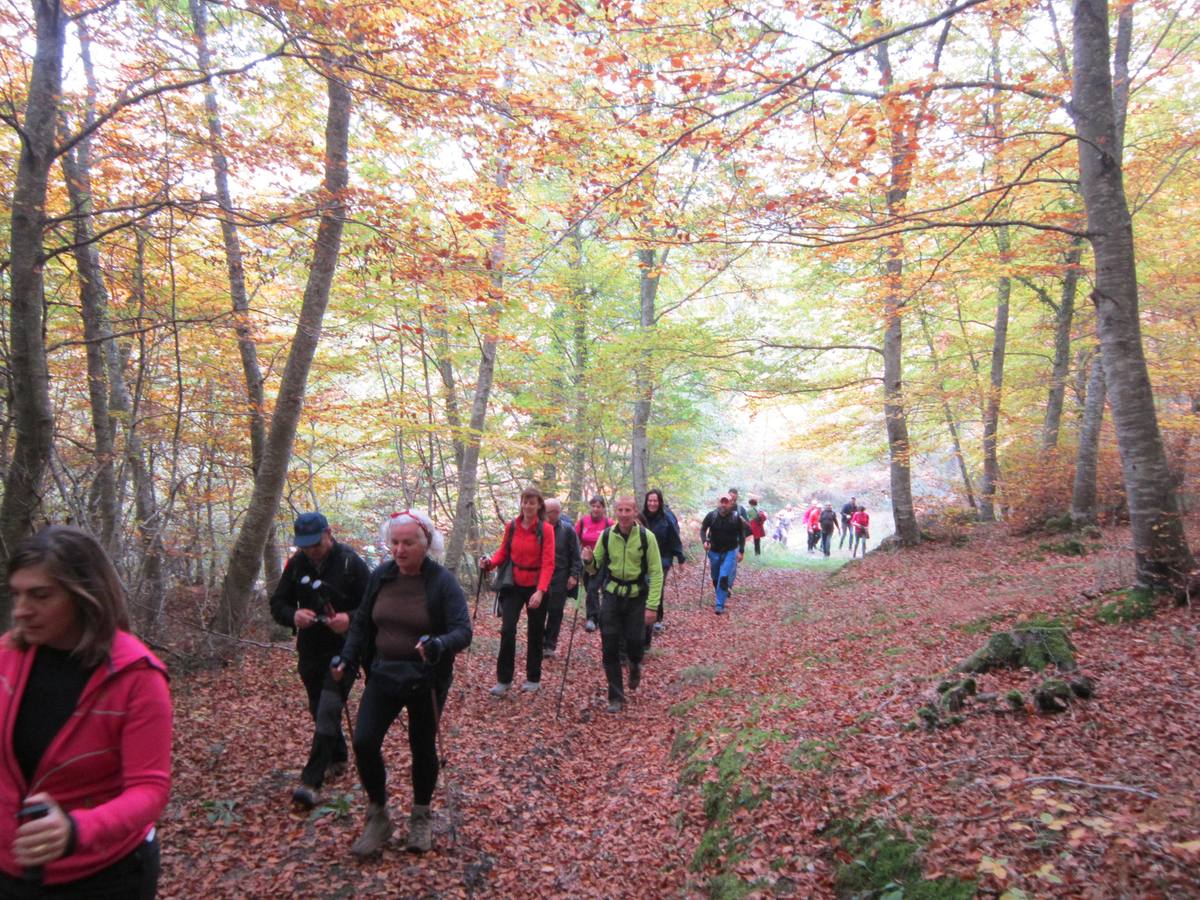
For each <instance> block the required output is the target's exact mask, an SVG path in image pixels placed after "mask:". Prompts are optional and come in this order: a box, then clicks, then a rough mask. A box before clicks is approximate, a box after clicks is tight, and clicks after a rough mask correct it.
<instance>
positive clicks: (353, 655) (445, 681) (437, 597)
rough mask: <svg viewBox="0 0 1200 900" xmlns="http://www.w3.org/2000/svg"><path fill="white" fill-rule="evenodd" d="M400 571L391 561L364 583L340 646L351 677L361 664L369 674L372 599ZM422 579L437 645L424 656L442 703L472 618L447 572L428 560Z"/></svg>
mask: <svg viewBox="0 0 1200 900" xmlns="http://www.w3.org/2000/svg"><path fill="white" fill-rule="evenodd" d="M399 571H400V568H399V566H397V565H396V561H395V560H394V559H389V560H388V561H387V562H385V563H382V564H380V565H379V566H378V567H376V569H375V571H374V572H372V573H371V580H370V581H369V582H368V583H367V590H366V592H365V594H364V595H363V600H362V603H360V604H359V606H358V611H357V612H356V613H355V614H354V621H353V622H351V623H350V630H349V631H348V632H347V633H346V643H345V644H344V645H343V646H342V654H341V655H342V662H343V663H345V665H346V673H347V674H348V675H349V677H351V678H353V677H354V676H355V675H356V674H357V673H358V667H359V665H360V664H361V665H362V666H364V667H365V668H366V669H367V671H368V672H370V670H371V666H372V665H373V664H374V662H375V634H376V631H377V629H376V627H375V619H374V617H373V615H372V613H373V612H374V610H375V599H376V598H377V597H378V596H379V589H380V588H381V587H382V586H383V583H384V582H386V581H392V580H393V579H394V578H395V577H396V575H397V574H398V573H399ZM421 576H422V577H423V578H424V579H425V610H426V612H428V613H429V621H430V623H431V624H430V628H429V636H430V638H432V639H433V640H434V641H435V642H436V643H435V644H434V647H432V648H427V650H426V653H427V654H430V653H432V655H433V656H434V657H435V659H434V661H433V663H432V669H433V673H434V678H435V683H436V685H437V691H438V702H439V703H445V700H446V694H448V693H449V691H450V682H451V681H452V680H453V678H454V657H455V655H456V654H457V653H458V651H459V650H465V649H466V648H467V647H469V646H471V616H470V614H469V613H468V612H467V598H466V597H464V596H463V592H462V588H461V587H460V586H459V584H458V579H456V578H455V577H454V576H453V575H452V574H450V572H449V570H448V569H446V568H444V567H443V566H441V565H439V564H438V563H436V562H434V561H433V560H432V559H430V558H429V557H425V560H424V561H423V562H422V563H421Z"/></svg>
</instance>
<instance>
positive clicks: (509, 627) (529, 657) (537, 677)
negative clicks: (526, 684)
mask: <svg viewBox="0 0 1200 900" xmlns="http://www.w3.org/2000/svg"><path fill="white" fill-rule="evenodd" d="M535 590H536V588H531V587H510V588H505V589H504V590H503V591H501V592H500V615H502V616H503V617H504V618H503V619H502V620H501V623H500V653H499V654H498V655H497V656H496V681H498V682H499V683H500V684H509V683H511V682H512V679H513V669H514V668H515V667H516V659H517V623H518V622H520V621H521V610H522V609H525V608H526V605H527V604H528V603H529V598H530V597H532V596H533V594H534V591H535ZM547 593H548V592H547ZM547 601H548V597H547V595H546V594H542V602H541V603H539V604H538V608H537V609H530V610H528V611H527V614H526V617H525V618H526V624H527V631H526V646H525V678H526V680H527V681H532V682H534V683H537V682H539V681H541V680H542V640H543V638H544V635H545V632H546V612H547V609H548V608H549V606H550V604H549V603H548V602H547Z"/></svg>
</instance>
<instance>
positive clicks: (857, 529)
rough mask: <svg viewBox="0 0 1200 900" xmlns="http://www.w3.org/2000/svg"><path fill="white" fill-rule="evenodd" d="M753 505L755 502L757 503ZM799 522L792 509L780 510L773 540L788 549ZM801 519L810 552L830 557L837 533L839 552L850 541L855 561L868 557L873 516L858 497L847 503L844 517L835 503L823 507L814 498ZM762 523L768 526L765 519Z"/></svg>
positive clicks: (844, 504)
mask: <svg viewBox="0 0 1200 900" xmlns="http://www.w3.org/2000/svg"><path fill="white" fill-rule="evenodd" d="M750 502H751V504H753V503H754V501H753V500H751V501H750ZM760 515H762V514H761V513H760ZM795 520H796V514H795V512H794V510H793V508H792V507H791V506H787V507H785V508H784V509H782V510H780V511H779V512H778V513H777V514H776V515H775V529H774V531H773V533H772V535H771V536H772V538H773V539H774V540H775V541H777V542H778V543H780V544H783V545H784V546H785V547H786V546H787V542H788V535H789V532H790V531H791V526H792V522H793V521H795ZM799 520H800V523H801V524H802V525H803V527H804V532H805V535H806V536H807V538H808V552H809V553H816V552H817V550H818V548H819V549H820V551H821V553H822V554H823V555H825V556H829V555H830V553H831V551H832V547H833V534H834V532H835V531H836V532H837V533H838V549H839V550H841V549H842V547H844V546H845V543H846V539H847V538H849V539H850V558H851V559H853V558H854V557H855V555H856V554H861V555H862V556H866V555H867V541H869V540H870V538H871V530H870V529H871V517H870V516H869V515H868V514H867V508H866V507H865V506H863V505H862V504H861V503H859V502H858V500H857V498H855V497H851V498H850V499H849V500H847V501H846V502H845V503H843V504H842V508H841V511H840V515H839V513H838V512H835V511H834V508H833V504H832V503H825V504H821V503H820V502H819V501H818V500H816V498H814V499H813V500H812V501H811V502H810V503H809V505H808V506H807V507H806V508H805V510H804V512H802V513H800V515H799ZM762 521H763V522H764V523H765V521H766V517H765V516H764V517H763V519H762ZM760 527H761V526H760ZM764 533H765V532H764ZM754 552H755V553H758V539H757V538H755V541H754Z"/></svg>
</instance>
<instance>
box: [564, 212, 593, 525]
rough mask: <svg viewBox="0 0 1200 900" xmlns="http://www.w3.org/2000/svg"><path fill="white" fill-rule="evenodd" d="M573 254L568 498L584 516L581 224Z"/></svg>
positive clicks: (585, 305)
mask: <svg viewBox="0 0 1200 900" xmlns="http://www.w3.org/2000/svg"><path fill="white" fill-rule="evenodd" d="M571 246H572V249H573V251H574V252H573V253H572V254H571V257H570V261H569V262H568V265H569V267H570V269H571V275H572V279H573V280H572V283H571V319H572V326H573V327H572V329H571V343H572V349H573V350H574V355H573V358H572V360H571V373H572V374H571V387H572V405H573V407H574V409H573V415H572V425H573V428H572V430H573V431H574V434H573V435H572V436H571V473H570V476H569V478H570V487H569V488H568V490H567V499H568V500H569V501H570V502H571V503H572V504H574V506H573V508H572V509H571V511H572V512H573V513H575V514H577V515H580V516H582V515H583V514H584V512H585V511H586V510H587V508H588V507H587V501H588V498H587V497H585V496H584V483H585V480H586V479H585V472H584V468H585V466H586V465H587V448H588V445H589V443H590V442H591V437H592V436H591V433H590V432H589V427H588V403H587V370H588V357H589V351H590V347H589V346H588V314H589V312H590V309H589V306H590V304H589V302H588V300H589V293H588V290H587V287H586V285H585V284H584V282H583V277H584V275H583V235H582V234H581V233H580V224H579V223H576V224H575V226H574V227H573V228H572V229H571Z"/></svg>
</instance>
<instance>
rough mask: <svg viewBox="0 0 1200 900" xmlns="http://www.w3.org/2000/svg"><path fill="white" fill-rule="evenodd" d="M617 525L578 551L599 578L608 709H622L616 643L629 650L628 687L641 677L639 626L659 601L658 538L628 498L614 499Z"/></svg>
mask: <svg viewBox="0 0 1200 900" xmlns="http://www.w3.org/2000/svg"><path fill="white" fill-rule="evenodd" d="M616 513H617V524H616V525H613V526H612V527H610V528H607V529H605V530H604V533H603V534H601V535H600V540H598V541H597V542H596V547H595V550H594V551H593V550H584V551H583V559H584V562H585V563H586V564H587V569H588V572H590V573H594V574H595V575H596V576H597V577H598V578H599V579H600V582H601V589H600V647H601V651H602V655H603V658H604V677H605V680H606V681H607V682H608V712H610V713H619V712H620V711H621V710H622V709H624V708H625V701H626V697H625V688H624V684H623V683H622V675H623V673H622V671H621V644H622V642H624V644H625V647H626V650H627V652H628V653H629V690H631V691H635V690H637V687H638V685H639V684H640V683H641V681H642V656H643V652H644V647H643V644H644V631H645V628H646V626H648V625H653V624H654V619H655V615H656V612H657V609H658V605H659V604H660V603H661V602H662V589H663V570H662V557H661V556H659V553H658V541H657V540H655V538H654V535H652V534H650V532H649V530H648V529H646V528H644V527H642V526H641V525H639V524H638V522H637V515H638V510H637V504H636V502H635V501H634V499H633V497H630V496H626V497H620V498H618V499H617V503H616Z"/></svg>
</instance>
